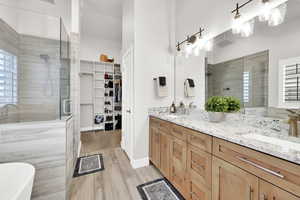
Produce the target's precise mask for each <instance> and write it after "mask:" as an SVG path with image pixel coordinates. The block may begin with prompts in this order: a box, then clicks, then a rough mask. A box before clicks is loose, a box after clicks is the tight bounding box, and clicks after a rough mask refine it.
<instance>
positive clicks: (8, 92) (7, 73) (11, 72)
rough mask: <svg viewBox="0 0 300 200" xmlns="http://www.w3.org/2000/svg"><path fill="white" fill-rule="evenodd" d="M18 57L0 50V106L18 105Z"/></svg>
mask: <svg viewBox="0 0 300 200" xmlns="http://www.w3.org/2000/svg"><path fill="white" fill-rule="evenodd" d="M17 89H18V88H17V56H15V55H13V54H11V53H8V52H6V51H4V50H1V49H0V105H5V104H16V103H17Z"/></svg>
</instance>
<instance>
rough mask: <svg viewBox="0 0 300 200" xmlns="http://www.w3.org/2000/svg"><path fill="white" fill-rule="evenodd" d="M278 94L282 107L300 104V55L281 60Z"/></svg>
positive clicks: (294, 106) (279, 104) (295, 106)
mask: <svg viewBox="0 0 300 200" xmlns="http://www.w3.org/2000/svg"><path fill="white" fill-rule="evenodd" d="M278 72H279V77H278V83H279V85H278V88H279V91H278V94H279V102H278V106H279V107H280V108H290V109H292V108H299V106H300V57H296V58H289V59H285V60H280V61H279V70H278Z"/></svg>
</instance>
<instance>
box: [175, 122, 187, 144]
mask: <svg viewBox="0 0 300 200" xmlns="http://www.w3.org/2000/svg"><path fill="white" fill-rule="evenodd" d="M187 132H188V131H187V129H186V128H183V127H182V126H177V125H175V124H172V125H171V134H172V136H174V137H176V138H178V139H180V140H183V141H186V140H187Z"/></svg>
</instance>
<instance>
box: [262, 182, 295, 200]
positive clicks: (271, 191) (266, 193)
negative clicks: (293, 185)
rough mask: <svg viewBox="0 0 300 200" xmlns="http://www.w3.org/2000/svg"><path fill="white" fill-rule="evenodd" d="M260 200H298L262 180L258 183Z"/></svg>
mask: <svg viewBox="0 0 300 200" xmlns="http://www.w3.org/2000/svg"><path fill="white" fill-rule="evenodd" d="M259 191H260V200H300V198H299V197H296V196H294V195H293V194H291V193H288V192H286V191H284V190H282V189H280V188H279V187H276V186H274V185H272V184H270V183H268V182H266V181H264V180H260V181H259Z"/></svg>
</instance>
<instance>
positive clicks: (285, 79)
mask: <svg viewBox="0 0 300 200" xmlns="http://www.w3.org/2000/svg"><path fill="white" fill-rule="evenodd" d="M286 4H287V7H286V15H285V19H284V21H283V23H282V24H280V25H278V26H270V25H269V24H268V22H261V21H260V20H259V19H258V18H259V17H256V18H255V23H254V32H253V34H252V35H250V36H248V37H242V36H241V34H233V33H232V30H227V31H225V32H223V33H222V34H220V35H218V36H216V37H215V38H213V49H212V51H210V52H202V53H200V56H198V57H197V56H194V55H191V56H190V57H189V58H185V57H184V56H177V57H176V70H175V72H176V74H175V80H176V98H175V99H176V101H177V102H179V101H180V100H183V101H185V102H187V103H189V102H192V101H193V102H196V104H198V107H200V108H204V103H205V101H206V100H207V98H208V97H210V96H234V97H237V98H239V99H240V100H241V102H242V104H243V107H244V108H246V109H247V108H249V109H248V110H253V109H255V111H257V110H256V108H261V110H263V112H264V114H265V115H268V116H279V115H281V116H285V117H286V115H287V112H286V111H285V110H286V109H288V108H289V109H296V108H299V107H300V104H299V102H300V88H299V86H300V74H299V73H300V59H299V57H300V39H299V36H300V12H299V10H300V1H298V0H297V1H294V0H292V1H288V2H287V3H286ZM202 54H203V55H202ZM187 78H193V79H194V80H195V83H196V95H195V97H194V98H185V97H184V95H183V86H182V85H183V84H184V80H185V79H187Z"/></svg>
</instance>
